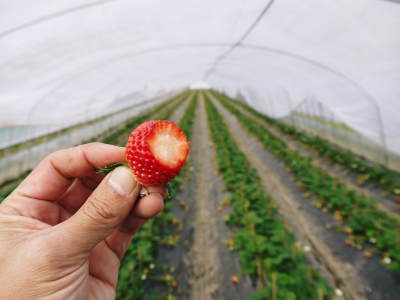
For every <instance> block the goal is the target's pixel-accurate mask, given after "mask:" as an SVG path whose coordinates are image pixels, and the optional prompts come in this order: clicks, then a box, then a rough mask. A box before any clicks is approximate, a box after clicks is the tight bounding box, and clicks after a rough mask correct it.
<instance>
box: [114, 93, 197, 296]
mask: <svg viewBox="0 0 400 300" xmlns="http://www.w3.org/2000/svg"><path fill="white" fill-rule="evenodd" d="M187 97H188V95H187V94H185V95H184V96H183V97H182V99H181V100H180V101H177V102H176V103H175V104H174V105H171V107H170V108H169V109H166V110H165V111H163V112H162V113H161V114H160V115H159V116H158V119H160V120H167V119H170V118H171V116H172V114H173V113H174V111H175V110H176V109H177V108H178V107H179V106H180V105H182V101H184V100H186V99H187ZM191 97H192V99H191V100H190V103H189V105H188V106H187V108H186V110H185V112H184V115H183V117H182V119H181V120H180V121H179V122H178V125H179V126H180V127H181V128H182V129H183V131H184V132H185V134H186V136H187V137H188V139H190V135H191V131H192V125H193V122H192V120H193V119H194V115H195V109H196V106H197V95H192V96H191ZM145 119H147V117H146V118H145ZM145 119H143V120H142V121H145ZM142 121H141V122H142ZM136 125H137V124H136ZM136 125H135V126H136ZM135 126H133V127H135ZM133 127H130V130H131V129H132V128H133ZM186 170H187V166H186V167H185V168H184V169H183V170H182V172H181V173H180V174H179V175H178V176H177V177H175V178H174V179H173V180H172V181H171V182H170V183H169V184H168V185H169V186H168V190H169V199H167V200H166V203H165V208H164V211H163V212H162V213H160V214H159V215H158V216H157V217H156V218H154V219H151V220H149V221H147V223H146V224H145V225H144V226H143V227H142V228H141V230H140V231H139V232H138V233H137V234H136V235H135V237H134V239H133V241H132V243H131V244H130V246H129V248H128V250H127V253H126V255H125V257H124V259H123V262H122V265H121V268H120V273H119V280H118V287H117V299H142V298H143V297H144V296H145V295H146V283H147V280H148V279H152V280H163V279H164V278H162V276H159V277H160V278H155V276H156V275H155V274H156V269H157V268H158V265H157V262H156V258H157V254H158V249H159V246H160V245H161V244H162V243H163V242H165V239H166V238H165V236H166V235H167V232H166V229H167V228H168V227H169V225H171V224H174V220H175V218H174V216H173V215H172V213H171V212H170V209H171V207H172V206H173V205H174V204H175V203H174V202H173V201H172V197H173V196H174V194H176V193H177V192H178V191H179V190H180V189H181V187H182V184H183V182H184V180H183V179H184V177H185V176H186ZM164 281H165V282H166V283H167V284H168V285H169V286H172V285H173V284H174V283H173V279H172V278H171V279H170V280H164ZM147 293H148V292H147Z"/></svg>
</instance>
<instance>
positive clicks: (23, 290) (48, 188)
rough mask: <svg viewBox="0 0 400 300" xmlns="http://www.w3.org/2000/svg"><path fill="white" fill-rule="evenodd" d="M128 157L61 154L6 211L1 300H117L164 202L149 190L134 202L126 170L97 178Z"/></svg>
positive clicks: (1, 211)
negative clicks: (137, 236) (133, 255)
mask: <svg viewBox="0 0 400 300" xmlns="http://www.w3.org/2000/svg"><path fill="white" fill-rule="evenodd" d="M124 152H125V151H124V148H120V147H115V146H111V145H105V144H99V143H94V144H87V145H83V146H80V147H75V148H71V149H66V150H61V151H59V152H56V153H54V154H52V155H50V156H49V157H47V158H46V159H45V160H43V161H42V162H41V163H40V164H39V165H38V167H36V168H35V169H34V170H33V171H32V173H31V174H30V175H29V176H28V177H27V178H26V179H25V180H24V181H23V182H22V183H21V184H20V186H19V187H18V188H17V189H16V190H15V191H14V192H13V193H12V194H11V195H10V196H9V197H8V198H6V199H5V200H4V201H3V203H1V205H0V229H1V230H0V266H1V267H0V282H1V283H2V284H1V286H3V287H7V288H3V289H1V286H0V298H1V299H37V298H40V299H57V300H58V299H114V297H115V287H116V284H117V279H118V269H119V265H120V260H121V258H122V257H123V255H124V253H125V251H126V249H127V248H128V245H129V243H130V241H131V239H132V237H133V234H134V233H135V232H136V231H137V230H139V228H140V227H141V226H142V225H143V224H144V223H145V221H146V219H147V218H149V217H152V216H154V215H155V214H157V213H158V212H160V211H161V210H162V207H163V197H162V194H165V190H164V189H163V188H162V187H148V188H147V189H148V190H149V193H150V195H148V196H146V197H144V198H142V199H140V201H137V197H138V194H139V191H140V188H141V186H140V184H138V183H137V181H136V180H135V178H134V176H133V174H132V173H131V172H130V171H129V170H128V169H126V168H124V167H120V168H118V169H116V170H115V171H113V172H112V173H110V174H109V176H108V177H107V178H104V177H103V175H99V174H96V172H95V170H96V169H98V168H101V167H103V166H104V165H108V164H112V163H116V162H121V161H124V159H125V154H124ZM121 176H122V177H121ZM118 179H119V181H118ZM113 180H114V181H113ZM124 186H125V189H124ZM151 189H152V190H151ZM2 258H6V259H2Z"/></svg>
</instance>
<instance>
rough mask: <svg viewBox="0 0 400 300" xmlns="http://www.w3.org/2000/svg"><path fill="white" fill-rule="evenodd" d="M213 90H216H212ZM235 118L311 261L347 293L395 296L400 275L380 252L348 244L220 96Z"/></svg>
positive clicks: (237, 131)
mask: <svg viewBox="0 0 400 300" xmlns="http://www.w3.org/2000/svg"><path fill="white" fill-rule="evenodd" d="M210 96H211V95H210ZM214 103H215V104H216V105H217V107H218V109H219V111H220V112H221V113H222V114H223V116H224V118H225V119H226V121H227V122H228V124H229V127H230V129H231V134H232V135H233V136H234V138H235V139H236V140H237V141H238V144H239V146H240V148H241V149H242V150H243V151H244V152H245V153H246V156H247V157H248V159H249V160H250V162H251V163H252V165H253V166H254V167H255V168H256V169H257V171H258V173H259V175H260V177H261V178H262V180H263V183H264V184H265V186H266V188H267V190H268V192H269V193H270V194H271V196H272V198H273V200H274V201H275V202H276V203H277V204H278V205H279V207H280V213H281V214H282V216H283V217H284V218H285V220H287V221H288V223H289V225H290V226H291V228H293V230H294V234H295V236H296V239H297V240H298V241H299V242H300V243H301V244H302V245H304V246H305V247H304V249H305V251H306V252H307V256H308V258H309V260H310V262H311V263H312V264H313V265H315V266H316V267H317V268H318V269H319V270H320V272H321V274H322V275H323V276H324V277H325V278H327V279H328V280H329V281H330V283H331V285H332V286H338V287H339V288H340V289H341V290H342V291H343V292H344V296H345V297H346V298H347V299H394V298H396V296H395V295H398V294H399V293H400V288H399V286H400V285H399V282H400V280H399V276H398V274H395V273H394V272H390V271H388V270H386V269H385V268H384V266H382V265H381V264H380V262H379V260H378V259H377V258H374V259H372V260H366V259H364V258H363V257H362V253H361V252H360V251H356V250H355V249H352V248H349V247H346V246H345V245H344V244H343V241H344V240H345V238H346V236H345V235H344V234H343V233H340V232H338V231H336V230H334V229H330V228H332V227H334V224H335V220H334V219H333V218H332V216H330V215H328V214H324V213H323V212H322V211H321V210H319V209H317V208H315V207H314V206H313V205H312V199H305V198H304V197H303V195H302V193H300V192H298V191H297V190H296V186H295V183H294V182H293V180H292V179H291V178H290V177H291V176H290V175H289V173H288V172H286V171H285V170H284V169H283V168H282V167H281V162H280V160H278V159H276V158H275V157H273V156H272V154H270V153H269V152H267V151H265V150H264V148H263V146H262V145H261V143H260V142H258V140H256V139H255V138H254V137H253V136H251V135H250V134H249V133H247V132H246V131H245V130H244V129H243V128H242V127H241V126H239V124H238V121H237V120H236V118H235V117H234V116H233V115H231V114H230V113H229V112H228V111H226V110H225V109H224V108H223V107H222V106H221V105H220V104H219V102H217V101H214Z"/></svg>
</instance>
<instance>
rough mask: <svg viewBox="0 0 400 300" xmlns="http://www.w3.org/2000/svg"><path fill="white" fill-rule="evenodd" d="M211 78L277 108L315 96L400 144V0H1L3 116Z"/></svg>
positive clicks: (22, 117)
mask: <svg viewBox="0 0 400 300" xmlns="http://www.w3.org/2000/svg"><path fill="white" fill-rule="evenodd" d="M204 81H206V82H207V83H208V84H209V85H210V86H211V87H214V88H217V89H219V90H222V91H225V92H227V93H228V94H230V95H232V96H235V95H237V93H238V92H240V93H241V94H242V95H244V96H245V97H246V99H247V101H248V103H250V104H251V105H253V106H254V107H255V108H257V109H258V110H260V111H262V112H265V113H267V114H269V115H271V116H273V117H282V116H285V115H287V114H289V113H290V112H291V111H292V110H293V109H295V108H297V107H298V106H299V105H300V104H301V103H302V102H304V101H305V100H307V99H308V100H309V99H314V100H316V101H318V102H320V103H321V104H323V105H324V106H326V107H327V108H328V109H329V110H330V111H331V112H332V113H333V114H335V116H336V117H337V118H338V119H339V120H342V121H343V122H344V123H346V124H347V125H349V126H350V127H352V128H354V129H355V130H357V131H359V132H360V133H362V134H363V135H365V136H367V137H369V138H371V139H373V140H375V141H377V142H379V143H385V144H386V147H388V149H391V150H393V151H395V152H397V153H400V134H399V128H400V118H399V117H398V112H399V111H400V1H396V0H393V1H385V0H381V1H376V0H352V1H348V0H335V1H331V0H303V1H295V0H275V1H273V0H272V1H271V0H269V1H261V0H252V1H245V0H240V1H239V0H229V1H228V0H219V1H206V0H203V1H194V0H180V1H178V0H170V1H165V0H164V1H162V0H157V1H156V0H135V1H129V0H103V1H94V0H92V1H83V0H79V1H78V0H68V1H67V0H58V1H54V0H35V1H28V0H13V1H6V0H0V126H1V124H12V125H19V124H21V125H27V124H28V125H37V124H61V123H74V122H75V123H76V122H79V121H82V120H84V119H87V118H93V117H95V116H97V115H101V114H104V113H106V112H107V111H111V110H113V109H116V106H115V103H116V99H118V98H120V97H124V96H126V95H131V94H135V95H136V96H135V97H132V101H131V103H130V104H134V103H135V102H140V101H143V100H145V99H148V98H150V97H152V96H154V95H157V94H160V93H162V92H165V91H169V90H174V89H179V88H182V87H185V86H190V85H191V84H193V83H198V82H204ZM117 102H118V101H117ZM305 103H308V102H305Z"/></svg>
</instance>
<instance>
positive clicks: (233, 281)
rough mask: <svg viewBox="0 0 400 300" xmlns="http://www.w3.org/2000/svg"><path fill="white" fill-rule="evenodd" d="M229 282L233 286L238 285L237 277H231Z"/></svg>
mask: <svg viewBox="0 0 400 300" xmlns="http://www.w3.org/2000/svg"><path fill="white" fill-rule="evenodd" d="M231 282H232V283H233V284H238V283H239V282H240V280H239V277H237V276H232V278H231Z"/></svg>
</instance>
